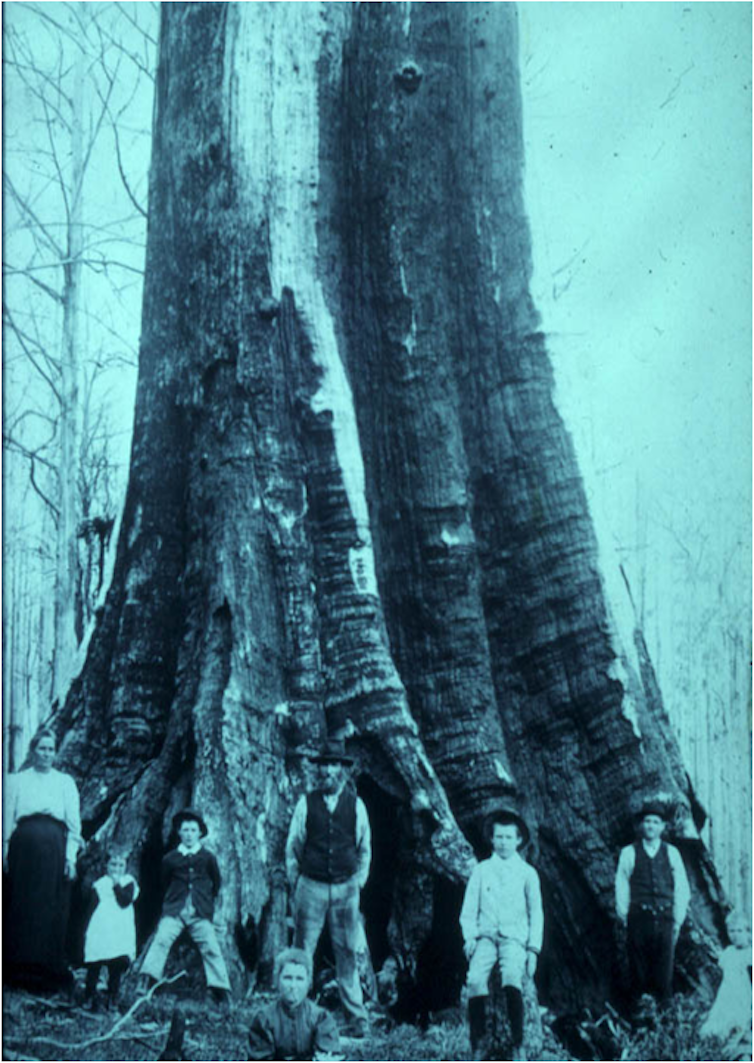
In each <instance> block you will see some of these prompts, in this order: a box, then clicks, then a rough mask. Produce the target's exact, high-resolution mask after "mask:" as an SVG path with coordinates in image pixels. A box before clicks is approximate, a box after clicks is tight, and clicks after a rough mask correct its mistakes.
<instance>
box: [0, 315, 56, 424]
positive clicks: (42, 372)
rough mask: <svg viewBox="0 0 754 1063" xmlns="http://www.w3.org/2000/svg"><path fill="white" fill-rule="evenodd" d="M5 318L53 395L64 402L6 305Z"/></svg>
mask: <svg viewBox="0 0 754 1063" xmlns="http://www.w3.org/2000/svg"><path fill="white" fill-rule="evenodd" d="M3 320H4V321H6V322H7V323H8V325H9V326H10V327H11V329H12V330H13V333H14V335H15V337H16V339H17V340H18V342H19V344H20V345H21V349H22V350H23V352H24V354H25V355H26V357H27V358H28V359H29V361H30V362H31V364H32V365H33V366H34V368H35V369H36V371H37V372H38V373H39V375H40V376H41V377H42V379H43V380H44V381H45V383H46V384H47V386H48V387H49V388H50V390H51V391H52V393H53V395H54V396H55V398H56V399H57V400H58V402H59V403H61V404H62V401H63V400H62V396H61V394H60V392H59V390H58V387H57V385H56V383H55V381H54V380H52V378H51V377H50V375H49V373H47V372H45V370H44V369H43V368H42V367H41V365H40V364H39V362H38V361H37V359H36V357H35V356H34V355H33V354H32V352H31V351H30V350H29V345H28V344H27V343H26V340H25V339H24V334H23V332H22V331H21V330H20V329H18V328H17V327H16V323H15V321H14V319H13V315H12V314H11V312H10V310H9V309H8V307H7V306H5V305H4V306H3Z"/></svg>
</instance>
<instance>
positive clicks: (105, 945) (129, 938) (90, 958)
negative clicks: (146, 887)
mask: <svg viewBox="0 0 754 1063" xmlns="http://www.w3.org/2000/svg"><path fill="white" fill-rule="evenodd" d="M138 896H139V886H138V884H137V882H136V879H135V878H134V877H133V875H129V874H128V871H127V858H126V854H125V853H123V852H122V851H120V850H111V851H110V853H109V854H108V859H107V871H106V873H105V874H104V875H102V877H101V878H98V879H97V881H96V882H95V883H94V885H93V886H92V907H93V911H92V913H91V917H90V919H89V925H88V926H87V928H86V936H85V938H84V964H85V966H86V968H87V971H86V988H85V1002H86V1003H87V1004H89V1005H90V1006H92V1007H94V1006H96V1003H97V982H98V980H99V975H100V971H101V969H102V967H103V965H104V966H105V967H107V972H108V978H107V1004H108V1006H109V1007H113V1006H114V1005H115V1003H116V1001H117V998H118V990H119V989H120V981H121V978H122V977H123V975H124V974H125V972H126V971H127V970H128V965H129V964H130V962H131V961H132V960H133V959H134V957H135V956H136V924H135V920H134V901H135V900H136V898H137V897H138Z"/></svg>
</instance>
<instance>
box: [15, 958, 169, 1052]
mask: <svg viewBox="0 0 754 1063" xmlns="http://www.w3.org/2000/svg"><path fill="white" fill-rule="evenodd" d="M185 974H186V971H179V972H178V974H174V975H173V977H172V978H163V979H162V981H161V982H155V984H154V985H153V986H150V988H149V989H148V991H147V992H146V993H145V994H144V996H143V997H139V999H138V1000H135V1001H134V1002H133V1004H132V1005H131V1007H130V1008H129V1009H128V1011H127V1012H126V1013H125V1015H121V1017H120V1018H119V1019H118V1021H117V1022H116V1023H115V1024H114V1026H113V1027H112V1028H111V1029H110V1030H108V1032H107V1033H103V1034H98V1035H97V1036H96V1037H90V1038H88V1039H87V1040H86V1041H55V1040H53V1039H52V1038H51V1037H43V1036H36V1037H28V1038H25V1039H24V1040H25V1041H32V1042H33V1041H44V1043H45V1044H47V1045H53V1047H54V1048H91V1046H92V1045H96V1044H100V1042H102V1041H110V1040H111V1039H112V1038H114V1037H116V1036H118V1034H117V1031H118V1030H120V1029H121V1027H122V1026H124V1025H125V1023H127V1022H128V1020H129V1019H130V1018H131V1016H132V1015H133V1014H134V1013H135V1011H136V1010H137V1008H140V1007H141V1005H142V1004H146V1002H147V1001H148V1000H151V999H152V997H153V996H154V994H155V992H156V990H158V989H159V988H160V987H161V986H164V985H171V983H173V982H177V981H178V979H179V978H183V977H184V975H185Z"/></svg>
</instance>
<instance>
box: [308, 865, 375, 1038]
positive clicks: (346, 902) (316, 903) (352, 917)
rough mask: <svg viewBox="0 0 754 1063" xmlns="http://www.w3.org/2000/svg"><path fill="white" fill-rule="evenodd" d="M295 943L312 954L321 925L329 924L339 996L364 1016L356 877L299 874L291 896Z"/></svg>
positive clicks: (349, 1009) (351, 1012) (352, 1013)
mask: <svg viewBox="0 0 754 1063" xmlns="http://www.w3.org/2000/svg"><path fill="white" fill-rule="evenodd" d="M293 915H294V921H295V931H294V942H293V943H294V945H296V947H297V948H301V949H305V950H306V951H307V952H308V953H309V955H310V956H314V950H315V949H316V948H317V942H318V941H319V936H320V934H321V933H322V928H323V926H324V925H325V918H327V925H328V927H329V928H330V941H331V942H332V947H333V952H334V953H335V974H336V977H337V979H338V990H339V992H340V999H341V1002H342V1004H343V1007H344V1009H345V1011H346V1014H347V1015H350V1016H351V1017H352V1018H355V1019H366V1009H365V1007H364V996H363V994H362V991H361V981H360V979H359V969H358V964H357V961H356V943H357V940H358V938H357V934H358V930H359V886H358V882H357V881H356V877H355V876H354V877H353V878H350V879H348V881H347V882H338V883H332V884H331V883H327V882H317V881H315V880H314V879H313V878H307V877H306V875H301V877H300V878H299V880H298V883H297V884H296V892H295V894H294V898H293Z"/></svg>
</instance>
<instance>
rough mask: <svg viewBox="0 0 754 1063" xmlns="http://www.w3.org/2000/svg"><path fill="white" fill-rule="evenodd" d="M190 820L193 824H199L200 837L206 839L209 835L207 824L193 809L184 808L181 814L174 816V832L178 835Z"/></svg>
mask: <svg viewBox="0 0 754 1063" xmlns="http://www.w3.org/2000/svg"><path fill="white" fill-rule="evenodd" d="M187 820H189V821H190V822H192V823H198V824H199V837H200V838H206V837H207V835H208V834H209V831H208V830H207V824H206V823H205V822H204V820H203V819H202V817H201V816H200V815H199V813H198V812H195V811H194V809H193V808H184V809H183V810H182V811H181V812H177V813H176V814H175V815H174V816H173V830H174V831H175V833H176V834H177V833H178V831H179V830H180V829H181V827H182V826H183V824H184V823H185V822H186V821H187Z"/></svg>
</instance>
